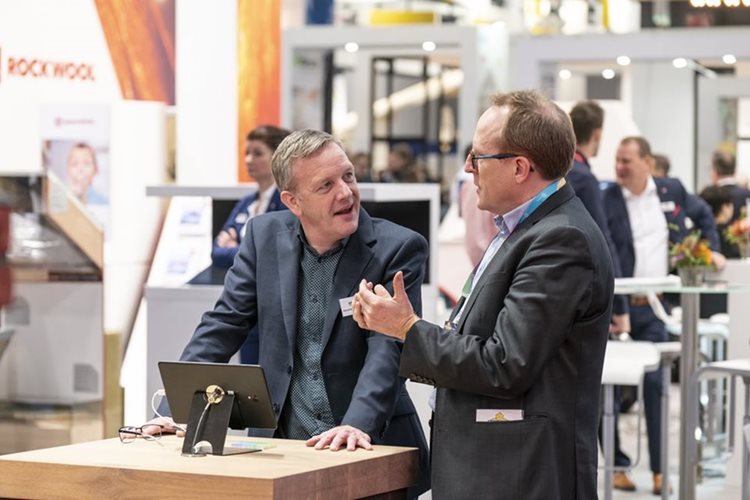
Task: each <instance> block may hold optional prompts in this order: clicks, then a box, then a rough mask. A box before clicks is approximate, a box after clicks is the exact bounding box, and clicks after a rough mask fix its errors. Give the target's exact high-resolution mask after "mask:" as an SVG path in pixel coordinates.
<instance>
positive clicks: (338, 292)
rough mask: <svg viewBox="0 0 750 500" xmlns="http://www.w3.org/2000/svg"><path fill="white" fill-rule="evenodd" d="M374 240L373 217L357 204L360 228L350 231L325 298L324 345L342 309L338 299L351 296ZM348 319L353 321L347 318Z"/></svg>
mask: <svg viewBox="0 0 750 500" xmlns="http://www.w3.org/2000/svg"><path fill="white" fill-rule="evenodd" d="M374 241H375V232H374V229H373V227H372V219H370V216H369V215H367V213H366V212H365V211H364V209H362V208H360V212H359V228H358V229H357V231H356V232H355V233H354V234H352V235H351V237H350V238H349V241H348V242H347V245H346V247H345V248H344V253H343V255H342V256H341V260H340V261H339V265H338V268H337V269H336V273H335V274H334V278H333V288H332V289H331V296H330V297H329V300H328V311H327V313H326V319H325V323H324V324H323V348H324V349H325V346H326V345H327V344H328V340H329V339H330V338H331V334H332V333H333V326H334V324H335V323H336V318H338V316H339V314H340V313H341V307H340V305H339V299H343V298H345V297H351V296H352V295H354V293H355V292H356V291H357V288H358V286H359V282H360V281H361V280H362V277H363V276H364V271H365V269H366V268H367V265H368V264H369V263H370V261H371V260H372V257H373V251H372V248H371V247H370V245H371V244H372V242H374ZM350 321H354V320H353V319H350Z"/></svg>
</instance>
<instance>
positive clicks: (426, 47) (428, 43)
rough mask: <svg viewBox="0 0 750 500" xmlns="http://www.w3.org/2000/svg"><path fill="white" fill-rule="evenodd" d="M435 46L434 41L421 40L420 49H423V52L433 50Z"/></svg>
mask: <svg viewBox="0 0 750 500" xmlns="http://www.w3.org/2000/svg"><path fill="white" fill-rule="evenodd" d="M436 48H437V45H435V42H431V41H429V40H428V41H426V42H422V50H424V51H425V52H434V51H435V49H436Z"/></svg>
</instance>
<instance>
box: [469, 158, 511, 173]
mask: <svg viewBox="0 0 750 500" xmlns="http://www.w3.org/2000/svg"><path fill="white" fill-rule="evenodd" d="M519 156H521V155H517V154H514V153H498V154H494V155H475V154H474V153H469V159H470V160H471V168H472V170H474V171H475V172H479V164H478V163H477V160H507V159H508V158H518V157H519Z"/></svg>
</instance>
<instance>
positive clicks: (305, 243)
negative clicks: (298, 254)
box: [297, 224, 351, 258]
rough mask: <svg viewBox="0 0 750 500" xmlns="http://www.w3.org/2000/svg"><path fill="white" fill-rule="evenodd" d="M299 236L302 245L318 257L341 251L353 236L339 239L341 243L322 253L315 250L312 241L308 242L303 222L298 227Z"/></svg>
mask: <svg viewBox="0 0 750 500" xmlns="http://www.w3.org/2000/svg"><path fill="white" fill-rule="evenodd" d="M297 238H298V239H299V241H300V242H301V243H302V246H303V247H304V248H305V249H306V250H307V251H309V252H310V253H311V254H312V255H314V256H316V257H321V258H322V257H328V256H329V255H333V254H336V253H338V252H340V251H341V250H342V249H343V248H344V247H345V246H346V244H347V243H349V239H350V238H351V236H347V237H346V238H344V239H343V240H339V244H338V245H336V246H335V247H333V248H331V249H330V250H328V251H327V252H325V253H322V254H319V253H318V251H317V250H315V249H314V248H313V247H312V246H311V245H310V243H308V241H307V236H305V231H304V229H303V228H302V224H299V226H298V227H297Z"/></svg>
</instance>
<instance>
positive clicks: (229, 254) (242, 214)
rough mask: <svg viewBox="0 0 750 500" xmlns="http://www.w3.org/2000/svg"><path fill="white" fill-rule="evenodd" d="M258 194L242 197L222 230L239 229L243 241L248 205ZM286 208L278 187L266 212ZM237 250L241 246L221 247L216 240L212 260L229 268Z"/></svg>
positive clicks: (222, 266)
mask: <svg viewBox="0 0 750 500" xmlns="http://www.w3.org/2000/svg"><path fill="white" fill-rule="evenodd" d="M258 194H259V193H258V192H257V191H256V192H255V193H252V194H249V195H247V196H245V197H244V198H242V199H240V201H238V202H237V204H236V205H235V206H234V208H232V212H231V213H230V214H229V217H227V221H226V222H225V223H224V225H223V226H222V227H221V230H222V231H228V230H229V228H233V229H234V230H235V231H237V237H238V238H239V241H240V242H241V241H242V237H241V236H240V234H241V233H240V231H241V230H242V228H243V227H244V225H245V223H246V222H247V220H248V217H247V207H249V206H250V204H251V203H252V202H254V201H255V200H257V199H258ZM286 209H287V207H286V205H284V203H282V201H281V193H280V192H279V190H278V189H275V190H274V192H273V196H272V197H271V201H269V202H268V208H267V209H266V213H268V212H276V211H278V210H286ZM237 252H239V246H236V247H231V248H226V247H220V246H218V245H216V242H215V241H214V246H213V248H212V249H211V261H212V262H213V264H214V265H215V266H218V267H221V268H224V269H229V268H230V267H231V266H232V262H234V256H235V255H237Z"/></svg>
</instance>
